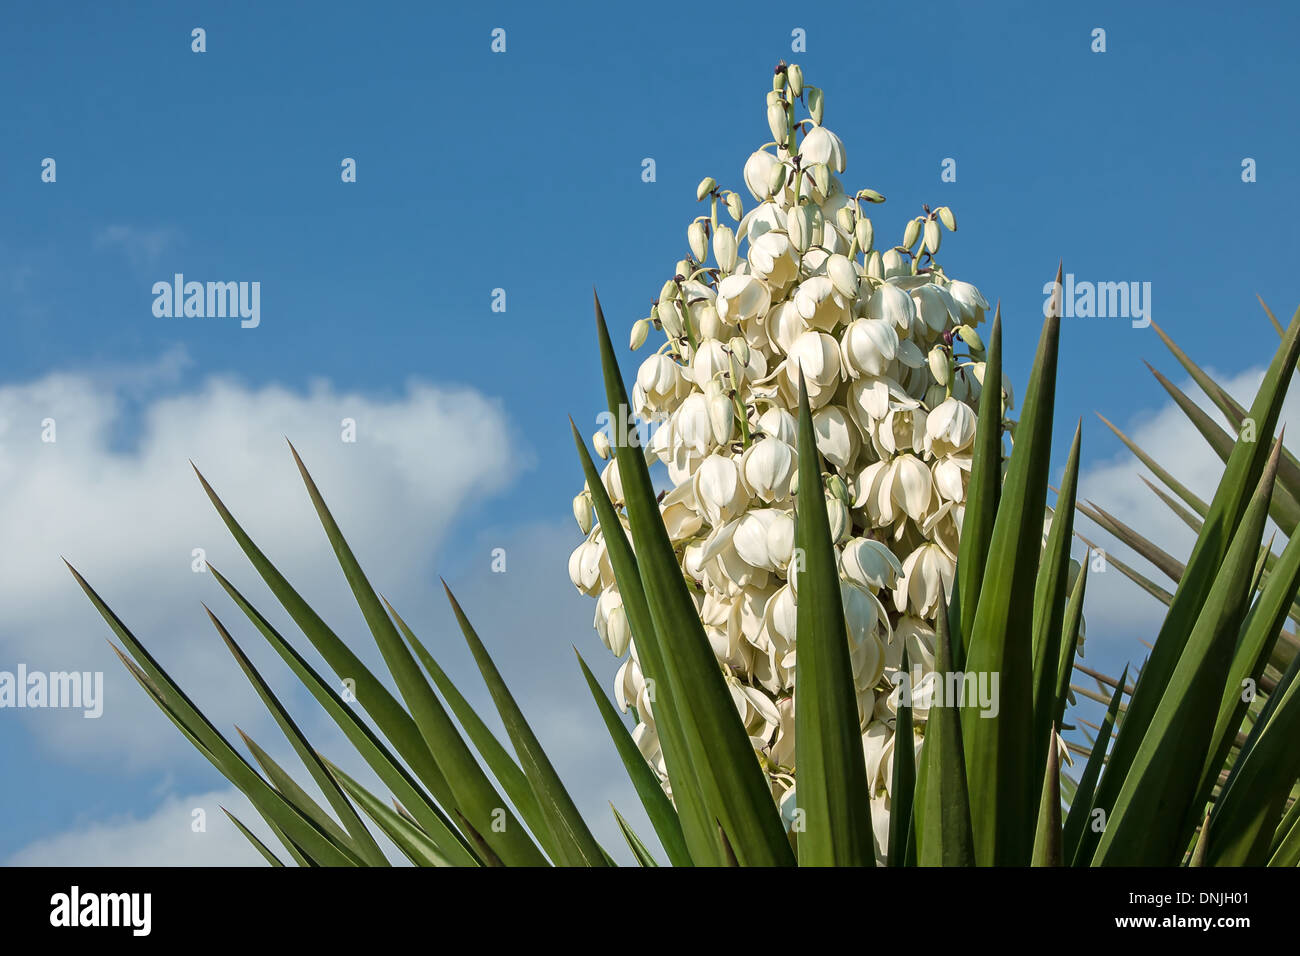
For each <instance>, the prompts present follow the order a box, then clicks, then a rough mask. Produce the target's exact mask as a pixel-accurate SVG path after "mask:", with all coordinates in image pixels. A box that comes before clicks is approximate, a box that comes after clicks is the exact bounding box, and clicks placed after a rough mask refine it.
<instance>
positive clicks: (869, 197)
mask: <svg viewBox="0 0 1300 956" xmlns="http://www.w3.org/2000/svg"><path fill="white" fill-rule="evenodd" d="M858 198H859V199H865V200H866V201H867V202H884V201H885V197H884V196H882V195H880V193H878V192H876V191H875V190H874V189H859V190H858Z"/></svg>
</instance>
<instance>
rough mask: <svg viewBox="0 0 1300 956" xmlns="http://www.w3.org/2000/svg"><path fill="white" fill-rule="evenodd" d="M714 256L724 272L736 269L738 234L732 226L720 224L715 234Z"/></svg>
mask: <svg viewBox="0 0 1300 956" xmlns="http://www.w3.org/2000/svg"><path fill="white" fill-rule="evenodd" d="M713 256H714V258H715V259H717V260H718V268H720V269H721V270H722V271H723V272H735V271H736V234H735V233H734V232H732V231H731V227H730V226H719V227H718V229H717V231H716V232H715V233H714V234H713Z"/></svg>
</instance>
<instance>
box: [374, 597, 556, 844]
mask: <svg viewBox="0 0 1300 956" xmlns="http://www.w3.org/2000/svg"><path fill="white" fill-rule="evenodd" d="M380 598H381V599H382V600H383V602H384V607H385V608H387V609H388V613H389V614H390V615H391V616H392V618H393V621H394V623H396V624H397V629H398V631H400V632H401V635H402V637H403V638H404V639H405V640H406V643H407V644H408V645H409V646H410V647H411V649H412V650H413V651H414V652H415V655H416V657H418V658H419V659H420V663H421V664H423V665H424V669H425V670H426V671H428V673H429V676H430V677H432V678H433V682H434V684H435V685H436V686H437V688H438V692H439V693H440V694H442V696H443V699H444V700H446V702H447V706H448V707H450V708H451V712H452V713H453V714H454V715H455V716H456V719H457V720H458V721H459V722H460V725H461V726H462V727H463V728H464V729H465V733H466V734H468V735H469V739H470V742H471V743H472V744H473V745H474V749H475V750H477V751H478V752H479V754H480V755H481V756H482V757H483V760H484V762H486V763H487V766H488V769H489V770H490V771H492V775H493V776H494V777H496V778H497V781H498V782H499V783H500V784H501V788H502V789H503V790H505V792H506V796H507V797H509V798H510V802H511V803H513V804H514V805H515V809H516V810H518V811H519V815H520V816H521V817H523V818H524V822H525V823H527V824H528V827H529V828H530V829H531V830H532V831H533V832H534V833H536V834H538V836H539V837H540V836H542V835H543V834H547V835H549V834H548V833H547V826H546V821H545V818H544V817H543V816H542V809H541V807H540V806H538V804H537V797H536V796H535V795H534V794H533V788H532V786H531V785H530V784H529V782H528V778H527V777H526V776H525V775H524V772H523V770H522V769H520V767H519V764H517V763H516V762H515V758H514V757H512V756H511V755H510V752H509V751H508V750H506V748H505V747H504V746H502V744H501V742H500V741H499V740H497V738H496V735H495V734H493V733H492V731H491V730H489V729H488V726H487V724H485V723H483V719H482V718H481V717H479V715H478V713H477V712H476V711H475V710H474V708H473V707H471V706H470V704H469V701H467V700H466V699H465V696H464V695H463V694H462V693H461V692H460V690H459V689H458V688H457V687H456V685H455V684H454V683H453V682H452V680H451V678H450V677H448V676H447V673H446V671H444V670H443V669H442V667H441V666H440V665H439V664H438V662H437V661H436V660H435V659H434V657H433V655H432V654H430V653H429V650H428V648H426V647H425V646H424V644H423V642H421V641H420V639H419V638H418V637H416V636H415V632H414V631H412V630H411V628H410V626H409V625H408V624H407V623H406V621H405V620H403V619H402V616H401V615H400V614H398V613H397V610H396V609H395V608H394V607H393V605H392V604H390V603H389V602H388V600H387V599H386V598H384V597H383V595H380ZM548 849H549V847H548Z"/></svg>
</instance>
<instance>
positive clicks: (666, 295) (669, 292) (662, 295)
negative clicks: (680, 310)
mask: <svg viewBox="0 0 1300 956" xmlns="http://www.w3.org/2000/svg"><path fill="white" fill-rule="evenodd" d="M677 295H678V288H677V283H676V282H674V281H673V280H672V279H669V280H667V281H666V282H664V284H663V288H661V289H660V290H659V301H660V302H671V301H673V299H675V298H677Z"/></svg>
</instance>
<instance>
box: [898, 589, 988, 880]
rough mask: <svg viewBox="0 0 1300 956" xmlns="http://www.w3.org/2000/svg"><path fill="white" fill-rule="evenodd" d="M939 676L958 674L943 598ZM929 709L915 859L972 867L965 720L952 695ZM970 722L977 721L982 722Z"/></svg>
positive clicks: (937, 628) (938, 630) (937, 663)
mask: <svg viewBox="0 0 1300 956" xmlns="http://www.w3.org/2000/svg"><path fill="white" fill-rule="evenodd" d="M934 669H935V673H937V674H939V675H941V676H945V675H948V674H951V673H954V669H953V641H952V639H951V637H950V636H949V628H948V608H947V607H946V606H945V605H944V602H943V598H942V597H940V599H939V610H938V614H937V615H936V616H935V640H934ZM948 689H949V685H945V687H944V693H943V695H942V697H941V699H940V700H939V701H936V702H935V703H932V704H931V706H930V712H929V716H928V718H927V720H926V724H925V744H924V746H923V747H922V749H921V772H920V776H919V778H918V780H917V784H916V803H915V808H916V809H915V810H914V811H913V815H914V816H916V817H917V819H916V823H915V824H914V826H913V829H914V830H915V831H916V852H917V859H918V861H919V863H920V865H921V866H974V865H975V837H974V835H973V833H972V832H971V819H970V799H969V796H968V793H967V789H966V758H965V756H964V755H963V753H962V733H961V720H962V718H961V715H960V711H959V708H958V707H957V702H956V701H955V700H953V699H952V697H953V695H951V694H950V693H949V692H948ZM971 719H974V720H979V719H981V718H979V717H978V716H975V717H973V718H971Z"/></svg>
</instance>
